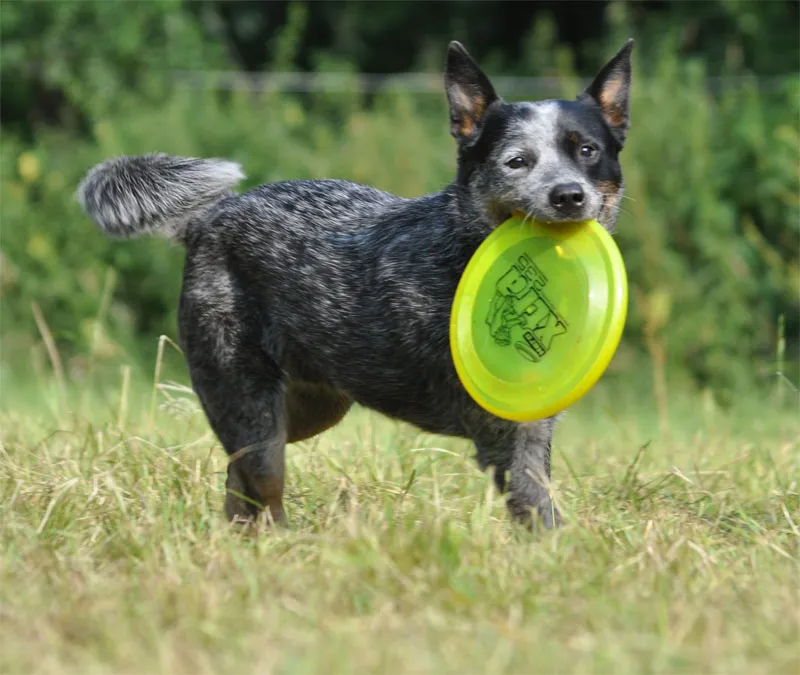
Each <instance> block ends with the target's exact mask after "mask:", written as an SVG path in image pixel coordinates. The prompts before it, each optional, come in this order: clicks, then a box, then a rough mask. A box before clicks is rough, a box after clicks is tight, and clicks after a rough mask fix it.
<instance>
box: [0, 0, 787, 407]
mask: <svg viewBox="0 0 800 675" xmlns="http://www.w3.org/2000/svg"><path fill="white" fill-rule="evenodd" d="M56 5H58V3H55V5H54V6H56ZM95 5H96V6H97V7H100V6H101V5H102V3H100V4H99V5H97V4H96V3H95ZM58 6H59V7H60V5H58ZM170 6H171V5H170V4H169V3H167V4H164V5H155V7H156V9H154V10H151V11H162V9H163V8H164V7H166V8H167V9H168V8H169V7H170ZM159 8H161V9H159ZM167 9H163V11H165V12H166V11H167ZM54 11H55V10H54ZM58 11H63V12H67V13H69V11H68V10H66V9H63V10H58ZM141 11H146V10H141ZM102 16H105V15H104V14H103V15H102ZM4 18H5V17H4ZM68 18H69V20H70V21H74V22H77V23H78V24H79V23H80V21H79V20H80V19H81V16H80V15H74V16H73V15H72V14H70V15H69V17H68ZM97 21H99V19H95V23H96V22H97ZM101 23H102V22H101ZM155 23H156V24H158V22H157V21H156V22H155ZM76 25H77V24H76ZM126 25H127V24H126ZM92 26H94V29H96V26H95V24H91V25H90V26H89V28H86V26H83V28H81V30H83V31H84V32H83V33H80V34H81V35H85V34H86V31H87V30H91V29H93V28H92ZM76 30H77V28H76ZM65 34H68V33H65ZM180 35H182V36H183V38H182V39H183V40H184V41H185V42H186V44H188V45H189V47H187V49H190V48H194V47H192V45H194V44H195V43H194V37H192V35H193V34H192V33H191V31H190V30H188V29H185V27H184V28H183V29H181V32H180ZM137 39H140V40H141V39H144V38H142V37H141V36H139V38H137ZM166 44H167V43H166V42H164V43H163V44H162V43H160V42H157V43H156V48H157V49H166V46H164V45H166ZM159 45H162V46H161V47H159ZM5 49H6V46H5V45H4V50H5ZM127 49H128V51H124V52H113V53H100V54H94V55H93V56H92V58H91V59H89V61H90V62H91V63H92V64H94V66H92V68H88V66H87V68H88V71H91V72H93V73H95V74H96V78H95V79H91V78H90V81H87V82H83V83H79V82H74V81H70V80H69V77H68V75H69V73H70V72H71V73H72V77H73V78H75V77H77V76H76V74H75V73H77V72H83V71H81V69H80V68H79V69H78V70H77V71H58V72H57V73H56V75H54V77H56V76H57V77H58V78H62V79H61V80H58V82H60V86H61V87H62V90H63V91H65V92H67V94H68V96H69V97H71V98H70V101H71V102H72V105H73V106H74V107H75V109H78V110H80V111H81V115H80V117H81V118H82V119H83V122H82V123H81V124H77V126H76V125H69V124H62V125H61V126H60V127H59V128H58V129H56V128H54V127H52V126H38V127H37V133H36V134H35V135H34V136H33V137H32V138H30V137H29V136H28V134H27V133H23V132H22V131H20V132H15V131H14V130H11V131H10V132H8V133H5V134H4V143H3V144H2V154H1V157H0V161H1V164H0V168H1V169H2V175H3V181H2V193H0V200H1V201H0V218H1V219H2V226H3V239H2V249H1V250H0V255H1V256H2V259H1V261H2V268H0V290H1V291H2V294H3V302H2V308H0V320H2V326H3V338H4V340H3V341H4V350H3V361H4V366H5V367H6V368H10V367H13V366H14V364H16V363H19V362H21V361H20V359H22V358H23V357H24V358H25V359H27V352H28V351H29V350H30V349H31V345H33V344H35V343H38V341H39V337H38V333H37V328H36V326H35V323H34V320H33V316H32V312H31V305H32V303H38V305H39V306H40V307H41V310H42V313H43V315H44V316H45V317H46V320H47V322H48V325H49V328H50V330H51V331H52V332H53V335H54V337H55V339H56V340H57V343H58V346H59V348H60V349H61V350H62V351H63V353H64V354H66V355H68V356H70V357H71V358H72V359H73V361H72V363H73V365H75V364H77V365H75V367H76V368H77V370H80V368H79V366H80V364H81V363H82V359H84V358H85V357H86V355H87V354H88V353H89V352H91V353H92V355H93V358H95V359H98V358H102V357H103V356H104V355H107V356H109V357H110V356H112V355H115V357H116V358H118V356H119V353H120V350H124V351H125V352H127V355H126V358H128V359H131V360H137V359H140V357H141V354H142V353H143V350H142V346H143V345H146V350H145V351H146V352H148V353H151V352H152V351H153V349H152V345H153V344H154V342H153V341H154V338H155V336H157V335H158V334H161V333H167V334H170V335H174V333H175V328H174V326H175V308H176V297H177V294H178V291H179V285H180V276H181V269H182V252H181V251H180V250H179V249H177V248H175V247H172V246H170V245H168V244H166V243H164V242H163V241H157V240H138V241H132V242H124V243H115V242H111V241H109V240H107V239H105V238H104V237H102V236H101V235H100V234H98V233H97V232H96V231H95V230H94V228H93V226H92V224H91V223H90V222H89V221H88V220H87V219H86V218H85V217H84V216H83V215H82V214H81V212H80V210H79V208H78V206H77V204H76V203H75V201H74V198H73V193H74V189H75V187H76V185H77V183H78V182H79V180H80V178H81V177H82V175H83V174H84V173H85V171H86V170H87V169H88V168H89V167H90V166H91V165H93V164H94V163H96V162H99V161H101V160H103V159H105V158H107V157H109V156H111V155H117V154H120V153H142V152H148V151H164V152H171V153H175V154H182V155H195V156H224V157H229V158H232V159H234V160H237V161H239V162H241V163H242V164H243V165H244V167H245V170H246V172H247V174H248V176H249V179H248V185H255V184H258V183H262V182H268V181H275V180H281V179H286V178H303V177H337V178H347V179H351V180H356V181H360V182H366V183H369V184H372V185H375V186H376V187H379V188H383V189H387V190H390V191H393V192H396V193H398V194H401V195H404V196H414V195H420V194H423V193H425V192H429V191H434V190H438V189H440V188H441V187H443V186H444V185H445V184H446V183H447V182H448V181H450V180H451V179H452V176H453V174H454V167H455V152H454V147H453V143H452V140H451V139H450V137H449V136H448V134H447V113H446V110H445V104H444V96H443V95H442V96H441V97H439V99H438V100H437V101H436V103H435V104H434V103H432V102H431V101H430V100H429V99H428V100H425V99H424V98H415V97H412V96H410V95H408V94H404V93H402V92H387V93H384V94H381V95H379V96H378V97H377V98H376V99H374V100H371V101H370V102H369V104H367V102H365V100H363V98H362V97H361V96H360V95H358V94H356V93H352V94H341V95H339V94H337V95H332V94H322V95H313V96H306V97H304V98H302V99H301V98H299V97H295V96H290V95H281V94H269V95H261V96H256V95H253V94H251V93H248V92H232V93H225V94H220V93H219V92H217V91H214V90H211V89H196V90H192V89H188V88H179V87H174V86H167V84H166V80H165V79H164V78H165V77H166V75H165V71H164V70H163V69H158V68H154V67H152V64H150V66H151V67H148V68H145V67H143V68H140V69H134V74H135V76H132V77H129V78H127V79H126V80H125V81H124V82H123V83H117V82H116V81H115V80H114V79H113V78H112V77H110V76H108V74H109V73H112V74H113V73H114V72H115V70H114V69H115V68H117V67H118V66H117V65H115V64H116V62H117V61H118V60H120V59H123V60H124V58H128V56H129V52H130V50H131V49H133V48H132V47H128V48H127ZM157 49H156V51H157ZM134 51H135V50H134ZM5 53H6V52H5V51H4V61H6V56H5ZM558 54H560V56H559V58H558V61H559V62H560V65H558V64H556V66H553V64H550V66H549V67H556V68H560V69H561V70H560V73H561V74H562V75H564V76H568V77H566V79H565V81H567V82H574V81H575V78H574V73H570V72H567V71H566V69H568V68H569V67H570V65H569V64H570V63H571V59H570V58H568V54H567V53H566V52H564V51H563V50H562V51H560V52H558ZM649 56H650V57H651V58H650V60H649V62H641V63H639V64H638V65H637V71H636V81H635V86H634V100H633V106H632V107H633V131H632V133H631V136H630V140H629V144H628V147H627V148H626V150H625V152H624V153H623V164H624V168H625V175H626V179H627V184H628V189H627V196H628V197H629V198H628V199H625V200H624V202H623V213H622V215H621V217H620V221H619V235H618V241H619V243H620V246H621V247H622V249H623V254H624V256H625V259H626V261H627V266H628V270H629V275H630V281H631V291H632V292H631V307H630V312H629V316H630V319H629V325H628V329H627V330H626V334H625V342H624V345H623V348H622V349H621V350H620V354H619V357H618V359H617V362H616V367H617V368H618V369H622V370H625V369H626V368H631V369H632V368H633V365H632V364H634V363H638V362H639V359H638V357H637V355H640V354H646V355H649V357H650V358H652V359H653V362H654V363H656V365H657V367H660V368H662V370H663V369H664V368H667V367H669V369H670V371H671V372H675V373H680V372H683V373H687V374H689V375H691V376H692V377H693V379H694V380H695V381H696V382H697V383H698V384H700V385H701V386H710V387H712V388H713V389H714V390H715V391H717V392H719V393H721V394H723V393H725V392H726V391H727V392H733V391H736V390H737V389H739V388H741V387H745V386H749V385H751V384H752V383H753V382H754V381H757V380H758V379H759V378H761V379H762V380H763V378H764V377H765V376H767V375H770V374H771V373H774V371H775V369H776V366H775V363H774V357H775V350H776V345H777V343H778V336H777V334H776V330H777V326H778V324H779V317H781V316H785V326H786V334H787V337H788V339H789V349H790V350H792V351H790V356H792V357H794V356H795V355H796V353H797V352H796V349H797V334H798V330H800V327H799V326H798V312H797V297H796V289H797V287H798V257H797V256H798V234H800V229H799V228H800V218H798V216H800V213H799V212H798V198H797V195H798V179H800V176H799V175H798V164H797V156H798V149H800V148H799V147H798V143H799V141H798V129H797V124H796V122H797V116H798V93H800V92H798V79H797V78H796V77H787V78H785V81H784V82H783V84H782V85H781V86H779V87H778V88H777V89H775V90H774V91H770V92H765V91H762V90H760V89H759V86H758V84H757V82H756V81H751V82H750V81H748V82H745V84H744V85H743V86H737V87H735V88H730V89H727V90H724V91H722V92H720V93H718V94H712V93H710V92H709V91H708V90H707V87H706V78H705V76H706V73H705V70H704V66H703V64H702V63H701V62H699V61H691V60H689V61H687V60H679V59H678V58H676V56H675V55H674V44H673V43H671V42H670V39H669V38H668V37H667V38H665V39H664V40H662V46H661V51H660V52H657V53H654V54H650V55H649ZM534 57H535V55H533V56H529V57H527V58H531V59H533V60H534V61H535V60H536V58H534ZM165 58H166V57H165ZM215 58H216V57H215ZM537 58H538V57H537ZM212 60H213V59H212ZM321 63H322V62H321ZM648 64H649V65H648ZM101 65H102V66H103V67H105V68H107V70H106V71H103V70H102V68H101ZM119 67H121V66H119ZM322 67H324V63H323V64H322ZM4 68H5V66H4ZM98 69H99V70H98ZM103 72H104V73H105V75H102V76H101V75H98V74H97V73H101V74H102V73H103ZM65 73H66V74H65ZM64 78H66V79H64ZM86 92H89V93H86ZM98 92H101V93H102V95H101V93H98ZM575 93H577V92H575ZM90 94H91V95H90ZM82 125H85V128H84V126H82ZM98 317H99V319H100V321H98V320H97V319H98ZM631 357H632V358H631ZM789 361H790V362H792V363H795V364H796V363H797V359H796V358H790V359H789ZM659 363H660V364H661V365H660V366H658V364H659ZM790 377H792V378H794V379H795V381H796V379H797V374H796V373H790Z"/></svg>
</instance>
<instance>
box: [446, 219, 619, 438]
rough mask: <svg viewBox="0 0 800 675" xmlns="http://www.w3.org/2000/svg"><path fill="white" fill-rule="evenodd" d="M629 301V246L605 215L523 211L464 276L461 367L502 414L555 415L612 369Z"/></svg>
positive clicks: (455, 352)
mask: <svg viewBox="0 0 800 675" xmlns="http://www.w3.org/2000/svg"><path fill="white" fill-rule="evenodd" d="M627 306H628V280H627V275H626V273H625V266H624V264H623V262H622V256H621V255H620V252H619V249H618V248H617V245H616V244H615V242H614V240H613V238H612V237H611V235H610V234H609V233H608V232H607V231H606V230H605V228H603V226H602V225H600V223H598V222H597V221H594V220H592V221H586V222H579V223H542V222H537V221H531V220H530V219H524V218H522V217H519V216H514V217H512V218H510V219H509V220H508V221H506V222H505V223H503V224H502V225H500V226H499V227H498V228H497V229H495V230H494V232H492V233H491V234H490V235H489V236H488V237H487V238H486V239H485V240H484V242H483V243H482V244H481V245H480V246H479V247H478V249H477V251H476V252H475V253H474V255H473V256H472V258H471V259H470V261H469V263H468V264H467V267H466V269H465V270H464V274H463V275H462V277H461V279H460V281H459V284H458V288H457V290H456V295H455V299H454V301H453V307H452V313H451V317H450V349H451V352H452V356H453V361H454V363H455V367H456V371H457V372H458V376H459V378H460V380H461V382H462V384H463V385H464V387H465V389H466V390H467V392H468V393H469V394H470V396H472V398H473V399H475V401H476V402H477V403H478V404H479V405H480V406H481V407H483V408H485V409H486V410H488V411H489V412H491V413H493V414H494V415H497V416H498V417H502V418H505V419H510V420H515V421H518V422H525V421H531V420H536V419H542V418H545V417H550V416H551V415H554V414H556V413H557V412H560V411H561V410H564V409H565V408H567V407H569V406H570V405H572V404H573V403H575V401H577V400H578V399H580V398H581V397H582V396H583V395H584V394H586V392H588V391H589V390H590V389H591V388H592V387H593V386H594V385H595V384H596V383H597V380H599V379H600V376H601V375H602V374H603V373H604V372H605V370H606V368H607V367H608V364H609V363H610V362H611V358H612V357H613V356H614V353H615V352H616V350H617V346H618V345H619V341H620V338H621V337H622V328H623V326H624V324H625V317H626V314H627Z"/></svg>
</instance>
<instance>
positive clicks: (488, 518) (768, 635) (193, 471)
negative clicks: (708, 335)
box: [0, 376, 800, 674]
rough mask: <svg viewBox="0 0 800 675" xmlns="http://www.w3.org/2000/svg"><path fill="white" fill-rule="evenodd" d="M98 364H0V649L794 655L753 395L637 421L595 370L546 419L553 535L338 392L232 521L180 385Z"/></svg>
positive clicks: (454, 655)
mask: <svg viewBox="0 0 800 675" xmlns="http://www.w3.org/2000/svg"><path fill="white" fill-rule="evenodd" d="M131 379H133V380H136V378H135V377H134V378H131ZM122 381H123V383H124V384H123V385H119V384H113V383H112V384H107V385H106V386H104V387H102V386H97V387H89V388H85V389H83V390H78V389H75V390H72V389H70V388H69V387H67V390H66V391H61V390H60V389H59V388H58V387H56V386H54V383H53V382H51V381H49V380H48V381H47V382H41V383H39V384H37V385H36V386H33V385H28V386H19V387H17V388H15V390H14V393H13V394H12V393H11V392H10V391H9V388H8V385H7V384H6V386H5V387H4V389H5V390H4V392H3V405H2V418H1V419H0V423H1V425H2V448H1V449H0V452H1V453H2V461H1V462H0V471H1V472H2V474H1V475H0V509H2V532H1V534H0V536H2V544H1V548H0V550H2V553H0V556H2V557H1V558H0V559H1V560H2V565H1V566H0V635H2V648H0V672H3V673H21V672H37V673H68V672H74V673H77V672H81V673H93V672H120V673H145V672H146V673H157V672H198V673H203V672H259V673H366V672H375V673H392V674H395V673H533V672H541V673H569V672H574V673H589V672H600V673H612V672H613V673H647V672H664V673H678V672H694V673H748V674H754V673H796V672H798V670H799V669H800V651H799V649H800V648H799V647H798V630H799V629H800V609H799V608H800V595H799V594H798V578H799V577H798V572H799V571H800V569H799V568H798V561H800V529H799V528H800V499H798V492H800V488H799V487H798V480H799V479H800V452H798V423H797V416H796V414H795V412H794V410H790V411H784V412H780V409H779V408H778V407H777V406H776V405H775V403H774V401H772V400H767V399H765V400H763V401H760V402H756V401H749V402H745V401H741V402H740V403H739V404H738V405H737V407H736V408H734V409H732V410H728V411H723V410H721V409H719V408H716V407H715V406H714V405H713V403H712V402H711V400H710V399H709V398H703V397H701V396H696V395H691V394H677V393H674V394H671V395H670V410H669V414H670V419H671V420H672V423H671V424H670V425H668V426H667V425H664V424H663V419H662V424H661V425H659V424H658V420H657V419H656V417H655V415H654V413H653V405H652V404H651V398H652V397H651V395H650V394H649V393H648V392H642V391H639V390H634V389H632V388H628V387H626V386H625V385H624V384H622V383H618V382H614V381H613V380H611V381H609V380H608V378H607V379H606V381H605V382H603V383H601V385H600V386H598V387H597V388H596V390H595V391H593V392H591V393H590V395H589V396H588V397H587V398H586V399H585V400H584V401H583V402H581V403H580V404H579V405H578V406H577V407H576V408H575V409H574V410H573V411H571V412H570V413H568V415H567V417H566V418H565V420H564V422H563V423H562V426H561V427H560V429H559V431H558V432H557V438H556V450H555V456H554V464H553V477H554V481H555V483H554V492H555V494H556V497H557V501H558V503H559V504H560V506H561V508H562V512H563V513H564V515H565V516H566V518H567V520H568V524H567V525H566V526H565V527H564V528H562V529H561V530H560V531H558V532H555V533H547V532H540V531H537V532H533V533H528V532H524V531H520V530H519V529H517V528H514V527H513V526H512V525H511V524H510V523H509V522H508V520H507V518H506V515H505V511H504V507H503V502H502V498H501V497H500V496H499V495H497V494H496V493H495V492H494V491H493V489H492V483H491V479H490V477H489V476H488V475H485V474H482V473H481V472H479V471H478V470H477V469H476V467H475V464H474V462H473V461H472V457H471V455H472V450H471V448H470V447H469V445H468V444H466V443H464V442H461V441H453V440H452V439H442V438H435V437H430V436H422V435H420V434H418V433H417V432H416V431H415V430H413V429H411V428H408V427H406V426H403V425H400V424H397V423H394V422H390V421H388V420H385V419H383V418H380V417H378V416H376V415H373V414H371V413H369V412H367V411H365V410H355V411H354V412H352V413H351V414H350V415H349V416H348V418H347V419H346V420H345V422H344V423H343V424H341V425H340V426H339V427H338V428H336V429H334V430H332V431H330V432H328V433H327V434H325V435H323V436H322V437H320V438H318V439H315V440H314V441H312V442H307V443H304V444H301V445H298V446H293V447H290V449H289V453H288V483H289V487H288V505H287V506H288V514H289V518H290V525H289V527H288V529H285V530H280V531H267V530H264V529H262V530H260V531H257V532H253V531H250V532H242V531H239V530H233V529H231V528H230V527H229V526H228V525H227V524H226V523H225V521H224V519H223V517H222V501H223V482H224V470H225V458H224V453H223V452H222V451H221V449H220V448H219V447H218V446H217V445H216V443H215V440H214V438H213V437H212V436H211V435H210V433H209V431H208V428H207V426H206V424H205V421H204V419H203V417H202V414H201V413H200V412H199V409H198V407H197V403H196V400H195V399H194V397H193V394H192V392H191V391H190V390H188V389H186V388H184V387H181V386H179V385H171V384H169V383H161V384H160V385H159V386H158V387H157V388H155V389H152V390H151V388H148V387H147V386H146V385H141V384H138V385H137V383H136V382H133V383H131V382H130V381H129V380H128V378H127V376H126V377H123V378H122ZM151 391H152V394H153V396H152V400H151ZM62 397H63V398H62ZM12 399H13V400H12ZM68 411H71V412H68Z"/></svg>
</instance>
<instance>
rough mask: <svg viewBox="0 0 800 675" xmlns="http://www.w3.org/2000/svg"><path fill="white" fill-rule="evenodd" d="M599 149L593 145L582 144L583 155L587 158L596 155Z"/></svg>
mask: <svg viewBox="0 0 800 675" xmlns="http://www.w3.org/2000/svg"><path fill="white" fill-rule="evenodd" d="M596 152H597V150H595V149H594V148H593V147H592V146H591V145H582V146H581V157H585V158H586V159H591V158H592V157H594V155H595V153H596Z"/></svg>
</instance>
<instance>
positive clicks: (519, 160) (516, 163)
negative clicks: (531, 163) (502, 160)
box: [506, 157, 528, 169]
mask: <svg viewBox="0 0 800 675" xmlns="http://www.w3.org/2000/svg"><path fill="white" fill-rule="evenodd" d="M506 166H507V167H508V168H509V169H521V168H522V167H523V166H528V162H527V161H526V160H525V158H524V157H512V158H511V159H509V160H508V161H507V162H506Z"/></svg>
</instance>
